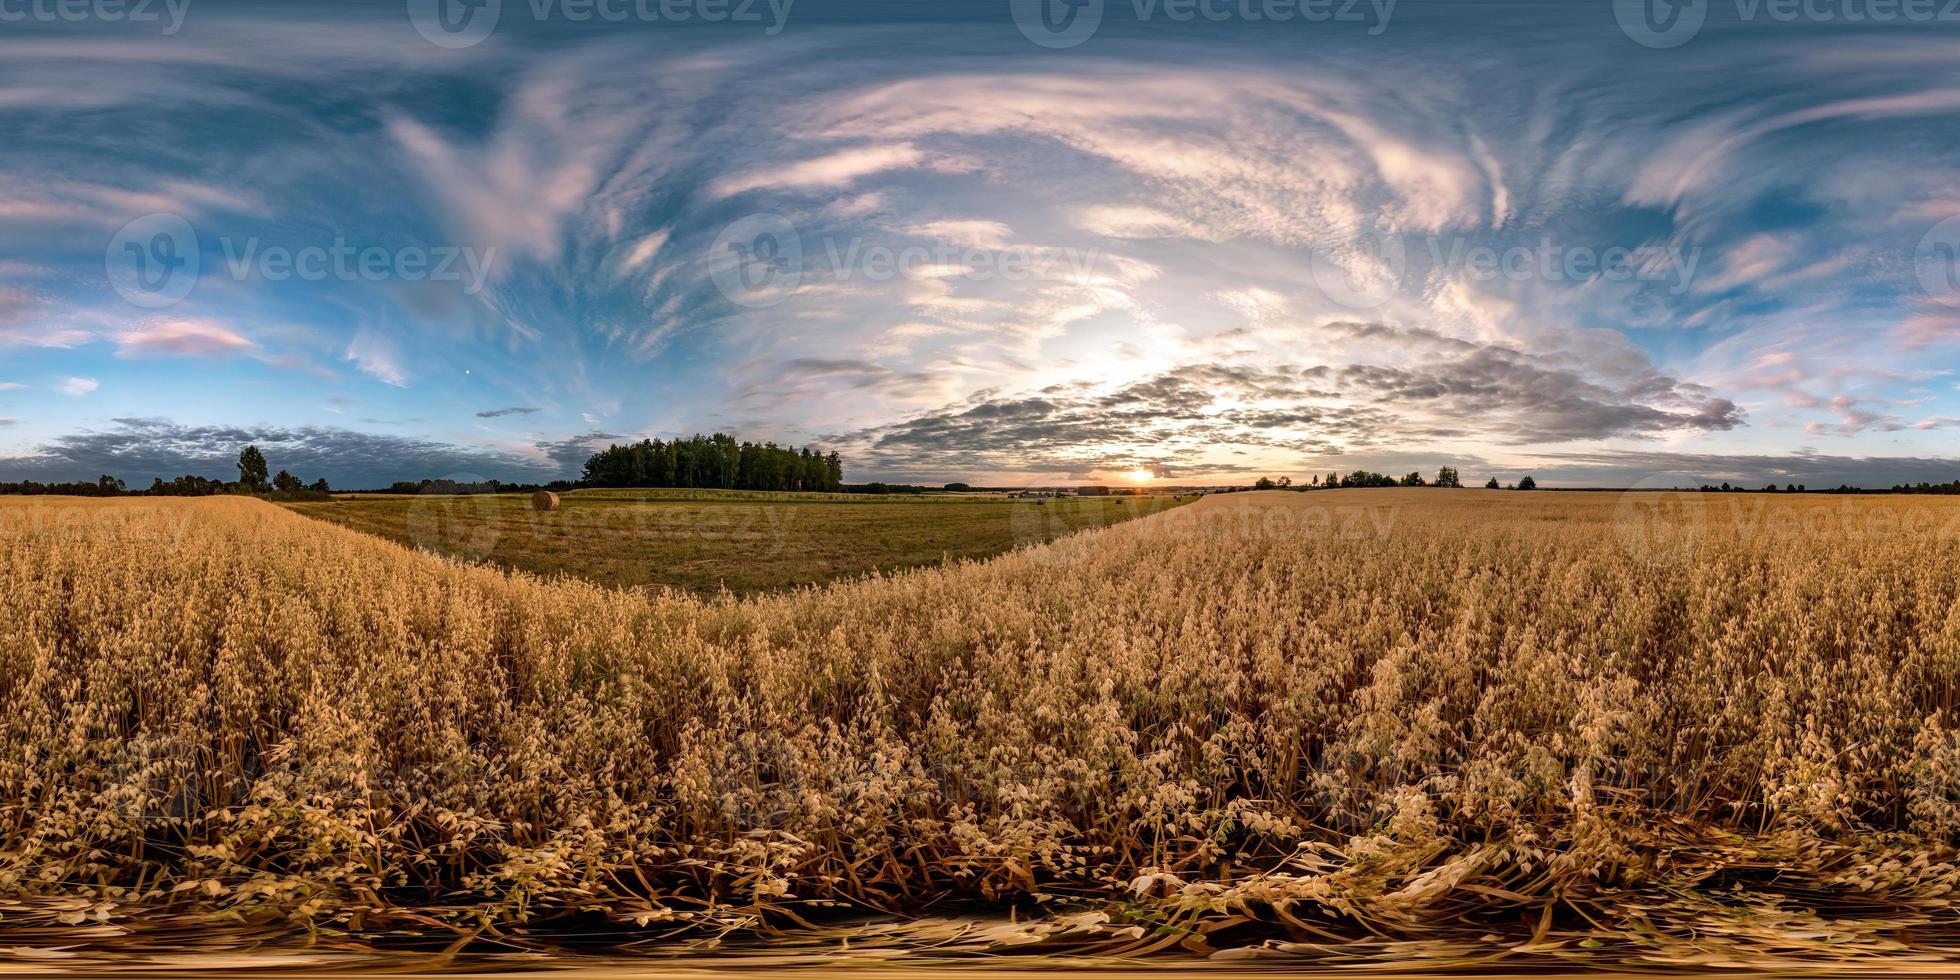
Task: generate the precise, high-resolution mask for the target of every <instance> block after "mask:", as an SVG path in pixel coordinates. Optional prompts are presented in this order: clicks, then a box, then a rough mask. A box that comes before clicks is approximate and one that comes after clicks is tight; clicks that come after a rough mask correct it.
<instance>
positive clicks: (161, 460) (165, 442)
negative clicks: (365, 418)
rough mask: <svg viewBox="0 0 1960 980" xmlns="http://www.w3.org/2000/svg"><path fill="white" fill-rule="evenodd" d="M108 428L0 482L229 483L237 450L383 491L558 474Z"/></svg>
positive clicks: (311, 443) (445, 452)
mask: <svg viewBox="0 0 1960 980" xmlns="http://www.w3.org/2000/svg"><path fill="white" fill-rule="evenodd" d="M112 421H113V423H114V428H112V429H108V430H104V431H96V430H84V431H81V432H75V433H71V434H69V435H64V436H61V437H59V438H56V439H54V440H53V441H51V442H48V443H45V444H43V445H40V446H37V447H35V449H34V450H33V451H32V452H31V453H29V454H28V455H24V456H15V457H0V480H7V481H14V480H41V481H65V480H93V479H95V478H96V477H97V476H99V475H101V474H104V473H107V474H109V475H111V476H115V477H120V478H121V479H123V480H124V481H126V482H128V483H129V484H130V485H132V486H147V485H148V484H149V482H150V480H151V478H153V477H163V478H164V479H171V478H175V477H178V476H183V475H185V474H193V475H196V476H202V477H207V478H210V479H230V480H235V479H237V478H238V469H237V466H236V463H237V460H238V453H239V451H240V450H242V449H243V448H245V447H246V446H248V445H255V446H258V447H259V449H260V451H261V452H263V453H265V456H266V460H267V462H268V463H269V464H270V465H271V467H272V469H274V470H281V469H284V470H290V471H292V473H293V474H294V475H296V476H299V477H301V478H302V479H305V480H307V481H309V482H310V481H312V480H314V479H316V478H318V477H326V479H327V480H328V482H330V483H332V484H333V485H334V486H336V487H343V488H366V487H381V486H387V485H388V484H390V483H393V482H395V481H397V480H419V479H422V478H424V477H429V478H437V477H446V476H447V477H457V476H464V475H468V476H474V477H477V478H482V479H489V478H496V479H502V480H507V481H512V482H525V481H537V480H548V479H552V478H554V477H555V476H557V468H556V467H554V465H553V464H551V463H546V462H544V461H542V460H539V459H531V458H526V457H523V456H518V455H514V454H510V453H504V452H498V451H495V450H488V449H478V448H472V447H465V446H455V445H450V444H447V443H441V442H433V441H429V440H424V439H413V438H405V437H401V436H391V435H377V434H375V433H369V432H355V431H352V430H349V429H338V428H325V427H319V426H304V427H300V428H291V429H288V428H278V427H272V426H220V425H179V424H177V423H175V422H172V421H170V420H168V419H157V418H119V419H113V420H112Z"/></svg>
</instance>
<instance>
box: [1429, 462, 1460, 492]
mask: <svg viewBox="0 0 1960 980" xmlns="http://www.w3.org/2000/svg"><path fill="white" fill-rule="evenodd" d="M1436 485H1437V486H1439V487H1450V488H1455V489H1461V488H1462V486H1463V483H1462V481H1461V480H1459V479H1458V478H1457V475H1456V467H1454V466H1445V467H1443V468H1442V469H1439V470H1437V471H1436Z"/></svg>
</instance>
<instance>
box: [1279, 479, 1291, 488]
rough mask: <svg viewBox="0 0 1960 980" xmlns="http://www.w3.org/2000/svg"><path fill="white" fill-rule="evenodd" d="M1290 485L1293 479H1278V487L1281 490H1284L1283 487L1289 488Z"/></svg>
mask: <svg viewBox="0 0 1960 980" xmlns="http://www.w3.org/2000/svg"><path fill="white" fill-rule="evenodd" d="M1292 485H1293V478H1292V477H1290V476H1282V477H1280V478H1279V486H1280V487H1282V488H1285V487H1290V486H1292Z"/></svg>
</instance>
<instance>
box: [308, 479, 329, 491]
mask: <svg viewBox="0 0 1960 980" xmlns="http://www.w3.org/2000/svg"><path fill="white" fill-rule="evenodd" d="M308 489H311V490H312V491H313V492H314V493H332V492H333V490H332V489H331V488H329V487H328V486H327V478H326V477H324V476H323V477H321V478H319V479H317V480H314V481H313V486H312V487H310V488H308Z"/></svg>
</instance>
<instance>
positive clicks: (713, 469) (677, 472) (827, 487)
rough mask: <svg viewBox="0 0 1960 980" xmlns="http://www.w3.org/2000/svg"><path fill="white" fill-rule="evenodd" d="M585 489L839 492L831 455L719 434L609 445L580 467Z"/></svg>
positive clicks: (839, 469)
mask: <svg viewBox="0 0 1960 980" xmlns="http://www.w3.org/2000/svg"><path fill="white" fill-rule="evenodd" d="M579 482H580V483H581V484H583V485H585V486H590V487H683V488H694V489H703V490H804V491H813V490H820V491H832V492H835V491H841V490H842V489H844V462H843V460H841V459H839V458H838V456H837V454H836V453H834V452H833V453H830V454H829V455H824V454H823V453H819V452H817V451H816V450H815V449H811V448H808V447H804V448H802V449H785V448H783V447H781V446H778V445H776V444H775V443H773V442H764V443H754V442H737V441H735V437H733V436H730V435H726V434H723V433H720V432H717V433H715V434H714V435H712V436H702V435H695V436H692V437H689V438H686V439H675V440H672V441H670V442H663V441H661V440H659V439H642V440H641V441H639V442H636V443H633V444H631V445H626V446H608V447H606V448H605V449H604V450H601V451H600V452H599V453H597V454H595V455H594V456H593V457H592V458H591V459H588V460H586V462H585V475H584V477H583V478H582V479H581V480H580V481H579Z"/></svg>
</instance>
